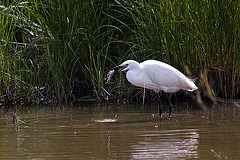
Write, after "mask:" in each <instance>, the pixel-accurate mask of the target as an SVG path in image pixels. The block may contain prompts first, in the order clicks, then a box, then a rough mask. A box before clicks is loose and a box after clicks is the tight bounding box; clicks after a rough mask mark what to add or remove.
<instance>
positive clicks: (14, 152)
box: [0, 103, 240, 160]
mask: <svg viewBox="0 0 240 160" xmlns="http://www.w3.org/2000/svg"><path fill="white" fill-rule="evenodd" d="M188 104H189V103H188ZM192 105H193V104H192ZM183 106H186V104H185V103H184V104H183ZM183 106H180V105H178V106H177V105H176V104H175V110H174V112H175V113H174V116H173V117H172V119H171V120H172V121H169V120H167V119H162V121H159V117H153V116H152V113H153V112H152V110H151V108H145V110H143V111H142V110H141V111H139V106H136V105H135V108H136V109H135V110H134V106H130V107H129V106H126V107H125V108H123V107H121V108H118V107H117V106H113V107H104V106H100V107H99V106H94V105H92V104H91V105H90V106H86V104H84V105H81V104H79V105H76V106H74V107H70V106H67V107H64V106H59V107H49V108H48V107H46V106H43V107H39V108H37V107H36V106H35V107H26V108H23V107H21V109H20V108H19V109H18V112H17V119H18V120H21V122H20V123H16V124H13V123H12V115H11V116H10V118H8V116H7V114H8V113H4V112H0V142H1V143H0V159H167V160H168V159H174V160H175V159H204V160H208V159H211V160H212V159H215V157H214V156H215V155H214V154H213V153H212V152H211V150H214V151H215V152H216V153H220V152H221V153H222V156H227V158H228V159H240V152H239V150H240V143H239V141H238V138H236V137H239V136H240V128H239V125H236V123H237V122H238V124H239V120H240V112H239V108H236V107H231V106H230V107H229V106H223V107H216V108H213V109H212V110H211V113H210V114H208V113H205V112H204V111H203V110H191V109H189V108H191V104H189V108H187V109H185V110H184V109H183ZM177 107H179V109H177ZM180 109H181V110H180ZM22 122H24V123H22ZM17 124H18V125H17Z"/></svg>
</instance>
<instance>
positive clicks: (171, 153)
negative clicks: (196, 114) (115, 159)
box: [131, 129, 199, 159]
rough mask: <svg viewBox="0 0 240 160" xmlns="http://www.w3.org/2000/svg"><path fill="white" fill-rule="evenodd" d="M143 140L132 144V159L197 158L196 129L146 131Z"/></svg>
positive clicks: (197, 142)
mask: <svg viewBox="0 0 240 160" xmlns="http://www.w3.org/2000/svg"><path fill="white" fill-rule="evenodd" d="M141 136H143V137H144V141H140V142H138V144H136V145H132V146H131V148H132V151H131V152H132V158H133V159H181V158H182V159H186V158H198V153H197V146H198V144H199V134H198V133H197V130H196V129H183V130H163V131H150V132H148V131H146V133H144V134H143V135H141Z"/></svg>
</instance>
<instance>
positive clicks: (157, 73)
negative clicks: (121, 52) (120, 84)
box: [106, 60, 197, 118]
mask: <svg viewBox="0 0 240 160" xmlns="http://www.w3.org/2000/svg"><path fill="white" fill-rule="evenodd" d="M119 68H120V69H119ZM113 70H114V71H113ZM110 71H111V73H112V74H113V73H117V72H121V71H127V73H126V77H127V80H128V81H129V82H130V83H131V84H133V85H135V86H138V87H142V88H147V89H150V90H154V91H155V92H156V93H157V99H158V105H159V116H160V117H162V104H161V100H160V95H159V92H160V91H161V90H162V91H164V92H166V93H172V92H177V91H179V90H180V89H183V90H187V91H194V90H196V89H197V86H196V85H195V84H194V83H193V82H192V81H191V80H190V79H189V78H187V77H186V76H185V75H184V74H183V73H181V72H180V71H178V70H177V69H176V68H174V67H172V66H170V65H168V64H166V63H163V62H160V61H157V60H146V61H144V62H142V63H138V62H137V61H134V60H127V61H125V62H123V63H122V64H120V65H119V66H117V67H114V68H112V69H109V70H108V71H106V72H109V73H110ZM112 71H113V72H112ZM108 80H109V79H108ZM167 98H168V102H169V118H170V117H171V111H172V104H171V102H170V100H169V97H168V94H167Z"/></svg>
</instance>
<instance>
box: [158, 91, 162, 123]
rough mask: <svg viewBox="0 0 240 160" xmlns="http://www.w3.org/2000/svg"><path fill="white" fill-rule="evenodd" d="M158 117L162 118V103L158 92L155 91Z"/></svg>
mask: <svg viewBox="0 0 240 160" xmlns="http://www.w3.org/2000/svg"><path fill="white" fill-rule="evenodd" d="M157 99H158V107H159V108H158V111H159V117H160V118H162V104H161V99H160V95H159V93H157Z"/></svg>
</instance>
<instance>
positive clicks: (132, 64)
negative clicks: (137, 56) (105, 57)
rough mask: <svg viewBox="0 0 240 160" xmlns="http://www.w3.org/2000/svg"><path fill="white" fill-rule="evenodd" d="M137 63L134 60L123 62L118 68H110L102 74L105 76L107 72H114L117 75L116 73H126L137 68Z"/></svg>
mask: <svg viewBox="0 0 240 160" xmlns="http://www.w3.org/2000/svg"><path fill="white" fill-rule="evenodd" d="M138 65H139V63H138V62H137V61H134V60H127V61H125V62H123V63H122V64H120V65H119V66H116V67H114V68H111V69H109V70H107V71H105V72H104V73H105V74H106V73H107V72H109V71H110V70H114V74H116V73H118V72H122V71H127V70H130V69H134V68H135V67H136V66H138Z"/></svg>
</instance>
